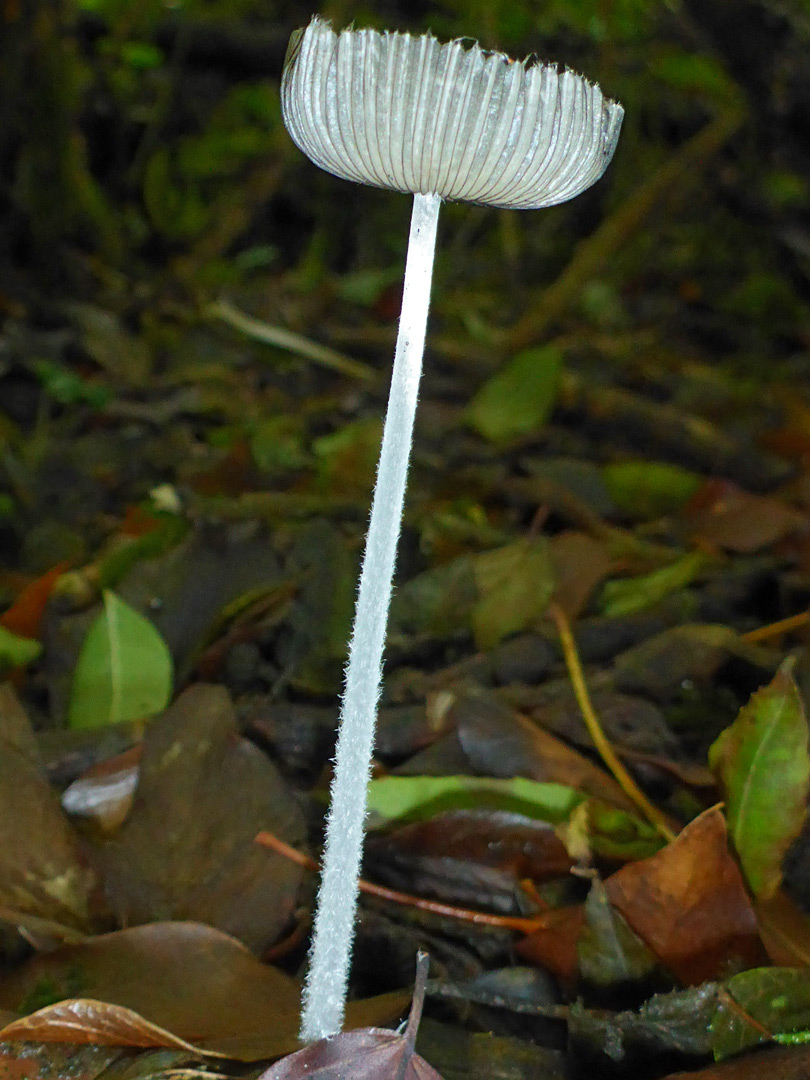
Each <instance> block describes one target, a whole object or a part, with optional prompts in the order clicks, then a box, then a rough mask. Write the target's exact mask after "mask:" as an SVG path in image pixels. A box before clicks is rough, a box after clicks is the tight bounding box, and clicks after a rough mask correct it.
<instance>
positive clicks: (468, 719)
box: [452, 691, 634, 811]
mask: <svg viewBox="0 0 810 1080" xmlns="http://www.w3.org/2000/svg"><path fill="white" fill-rule="evenodd" d="M452 710H453V713H454V715H455V717H456V725H457V731H458V738H459V742H460V743H461V745H462V747H463V749H464V753H465V754H466V755H467V758H468V759H469V761H470V763H471V764H472V766H473V768H474V769H475V771H476V772H479V773H488V774H489V775H492V776H501V777H504V778H506V777H512V776H525V777H527V778H528V779H531V780H540V781H544V782H549V781H550V782H553V783H558V784H567V785H568V786H570V787H572V788H576V789H577V790H578V791H581V792H583V793H584V794H586V795H594V796H596V797H597V798H599V799H603V800H604V801H605V802H609V803H612V804H613V805H614V806H619V807H621V808H622V809H623V810H628V811H632V810H633V808H634V807H633V804H632V803H631V802H630V800H629V799H628V798H627V796H626V795H625V793H624V792H623V791H622V789H621V787H620V786H619V784H618V783H617V782H616V781H615V780H614V779H613V777H612V776H610V775H609V774H608V773H606V772H604V771H603V770H602V769H600V768H599V766H598V765H595V764H594V763H593V762H592V761H590V760H589V759H588V758H586V757H585V756H584V755H583V754H580V753H578V751H576V750H574V749H572V748H571V747H570V746H568V745H567V744H566V743H564V742H563V741H562V740H561V739H558V738H556V737H555V736H554V735H551V734H550V733H549V732H547V731H544V730H543V729H542V728H540V727H538V726H537V725H536V724H533V723H532V722H531V721H530V720H527V719H526V718H525V717H523V716H521V715H519V714H518V713H517V712H515V711H514V710H513V709H511V708H510V707H509V706H508V705H505V704H504V703H503V702H502V701H501V700H500V699H499V698H498V697H497V696H496V695H495V694H492V693H486V692H484V691H481V692H476V693H468V694H459V695H458V696H457V699H456V702H455V703H454V704H453V706H452Z"/></svg>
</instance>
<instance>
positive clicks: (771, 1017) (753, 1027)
mask: <svg viewBox="0 0 810 1080" xmlns="http://www.w3.org/2000/svg"><path fill="white" fill-rule="evenodd" d="M723 989H724V990H725V995H721V996H720V999H719V1002H718V1008H717V1014H716V1016H715V1018H714V1020H713V1021H712V1036H713V1047H714V1054H715V1058H717V1059H718V1060H722V1058H726V1057H730V1056H731V1055H732V1054H738V1053H740V1051H741V1050H747V1049H749V1048H750V1047H752V1046H758V1045H759V1044H760V1043H766V1042H768V1041H769V1038H768V1035H769V1034H770V1035H782V1034H790V1033H794V1032H805V1033H808V1040H810V1033H809V1032H810V972H809V971H807V970H805V969H791V968H753V969H752V970H750V971H742V972H740V974H739V975H735V976H734V977H733V978H731V979H729V980H728V981H727V982H726V983H725V984H724V987H723Z"/></svg>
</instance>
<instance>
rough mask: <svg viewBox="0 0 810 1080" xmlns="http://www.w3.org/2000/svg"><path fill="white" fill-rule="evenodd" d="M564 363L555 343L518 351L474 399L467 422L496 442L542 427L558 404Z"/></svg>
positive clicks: (517, 436)
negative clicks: (556, 403) (558, 389)
mask: <svg viewBox="0 0 810 1080" xmlns="http://www.w3.org/2000/svg"><path fill="white" fill-rule="evenodd" d="M562 364H563V354H562V353H561V352H560V350H559V349H558V348H556V347H555V346H553V345H545V346H543V347H542V348H539V349H526V350H525V351H524V352H520V353H518V354H517V356H515V357H513V358H512V359H511V360H510V361H509V363H508V364H507V365H506V367H505V368H503V370H502V371H499V372H498V374H497V375H494V376H493V377H492V378H491V379H490V380H489V381H488V382H486V383H484V385H483V386H482V387H481V389H480V390H479V391H478V393H477V394H476V395H475V397H474V398H473V399H472V401H471V402H470V404H469V406H468V408H467V422H468V423H469V424H470V426H471V427H473V428H475V430H476V431H477V432H479V434H481V435H483V436H484V438H485V439H489V440H490V442H494V443H508V442H510V441H511V440H512V439H516V438H520V436H522V435H528V434H530V433H531V432H533V431H539V430H540V429H541V428H542V427H543V425H544V424H545V423H546V421H547V420H548V418H549V415H550V414H551V410H552V408H553V407H554V402H555V400H556V398H557V387H558V385H559V382H560V374H561V372H562Z"/></svg>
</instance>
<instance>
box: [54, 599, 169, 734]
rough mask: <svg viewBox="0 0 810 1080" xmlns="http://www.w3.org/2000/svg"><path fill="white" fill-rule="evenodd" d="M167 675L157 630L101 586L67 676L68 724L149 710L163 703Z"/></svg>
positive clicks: (138, 715) (137, 716) (94, 723)
mask: <svg viewBox="0 0 810 1080" xmlns="http://www.w3.org/2000/svg"><path fill="white" fill-rule="evenodd" d="M172 681H173V674H172V659H171V655H170V654H169V650H168V648H167V647H166V644H165V642H164V641H163V638H162V637H161V636H160V634H159V633H158V631H157V630H156V629H155V627H154V626H153V625H152V623H151V622H150V621H149V620H148V619H146V618H144V616H143V615H141V614H140V613H139V612H137V611H135V609H134V608H131V607H130V606H129V604H125V603H124V601H123V600H119V599H118V597H117V596H116V595H115V594H114V593H112V592H110V591H109V589H107V590H105V592H104V608H103V610H102V611H101V612H100V613H99V615H98V618H97V619H96V621H95V622H94V623H93V625H92V626H91V627H90V630H89V631H88V634H87V637H86V638H85V641H84V644H83V646H82V650H81V652H80V654H79V660H78V663H77V665H76V671H75V674H74V676H73V688H72V691H71V695H70V708H69V712H68V724H69V725H70V727H72V728H90V727H105V726H106V725H108V724H122V723H125V722H126V721H127V720H143V719H146V718H147V717H150V716H153V715H154V714H155V713H158V712H160V711H161V709H164V708H165V707H166V705H167V704H168V703H169V699H170V697H171V692H172Z"/></svg>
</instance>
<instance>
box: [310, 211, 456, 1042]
mask: <svg viewBox="0 0 810 1080" xmlns="http://www.w3.org/2000/svg"><path fill="white" fill-rule="evenodd" d="M441 201H442V200H441V198H440V197H439V196H438V195H418V194H417V195H414V200H413V214H412V216H411V232H410V238H409V241H408V255H407V259H406V262H405V285H404V290H403V294H402V312H401V315H400V320H399V334H398V336H397V345H396V351H395V353H394V370H393V375H392V377H391V389H390V392H389V396H388V411H387V413H386V417H385V428H384V430H383V440H382V448H381V450H380V460H379V464H378V466H377V483H376V485H375V488H374V499H373V502H372V506H371V519H370V521H369V527H368V535H367V537H366V551H365V555H364V557H363V569H362V572H361V574H360V588H359V592H358V596H357V607H356V610H355V616H354V629H353V631H352V638H351V641H350V643H349V662H348V666H347V668H346V689H345V691H344V694H343V703H342V706H341V716H340V726H339V729H338V741H337V750H336V754H335V771H334V779H333V781H332V791H331V807H330V811H329V818H328V821H327V828H326V845H325V847H324V854H323V873H322V875H321V885H320V890H319V893H318V906H317V911H316V914H315V928H314V936H313V940H312V948H311V951H310V966H309V974H308V976H307V982H306V986H305V988H304V1004H303V1009H302V1013H301V1038H302V1040H303V1041H305V1042H312V1041H314V1040H316V1039H323V1038H326V1037H328V1036H329V1035H335V1034H336V1033H337V1032H338V1031H340V1029H341V1027H342V1025H343V1013H344V1009H345V1004H346V987H347V983H348V978H349V961H350V957H351V949H352V942H353V939H354V924H355V916H356V911H357V893H358V886H357V882H358V879H359V876H360V859H361V854H362V846H363V826H364V823H365V816H366V789H367V785H368V779H369V774H370V770H371V755H372V750H373V746H374V726H375V721H376V718H377V702H378V699H379V696H380V686H381V683H382V664H383V649H384V646H385V631H386V626H387V623H388V608H389V606H390V603H391V586H392V580H393V576H394V565H395V562H396V551H397V541H398V539H399V532H400V525H401V520H402V507H403V503H404V499H405V485H406V483H407V476H408V459H409V457H410V452H411V441H412V436H413V421H414V416H415V413H416V400H417V395H418V391H419V379H420V376H421V374H422V353H423V351H424V346H425V328H426V326H427V315H428V307H429V305H430V281H431V276H432V273H433V255H434V250H435V246H436V226H437V222H438V218H439V207H440V206H441Z"/></svg>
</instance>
